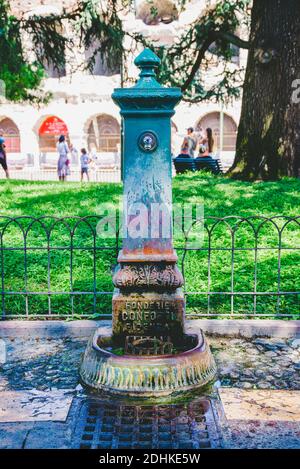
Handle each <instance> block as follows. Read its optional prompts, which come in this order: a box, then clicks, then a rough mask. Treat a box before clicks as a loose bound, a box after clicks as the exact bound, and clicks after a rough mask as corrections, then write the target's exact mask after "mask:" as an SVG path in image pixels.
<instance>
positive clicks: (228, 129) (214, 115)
mask: <svg viewBox="0 0 300 469" xmlns="http://www.w3.org/2000/svg"><path fill="white" fill-rule="evenodd" d="M201 127H202V129H203V130H205V129H207V127H210V128H211V129H212V130H213V134H214V140H215V147H216V149H220V112H210V113H209V114H206V115H205V116H203V117H202V118H201V119H200V120H199V121H198V123H197V125H196V130H198V131H199V130H200V128H201ZM223 129H224V130H223V148H222V150H223V151H234V150H235V146H236V137H237V125H236V123H235V121H234V120H233V119H232V117H230V116H228V114H224V123H223Z"/></svg>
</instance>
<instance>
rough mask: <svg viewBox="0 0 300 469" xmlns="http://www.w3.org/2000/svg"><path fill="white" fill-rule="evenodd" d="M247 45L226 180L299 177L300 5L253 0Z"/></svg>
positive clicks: (289, 0)
mask: <svg viewBox="0 0 300 469" xmlns="http://www.w3.org/2000/svg"><path fill="white" fill-rule="evenodd" d="M250 42H251V47H250V50H249V55H248V63H247V70H246V77H245V83H244V91H243V103H242V112H241V120H240V124H239V129H238V137H237V151H236V157H235V160H234V163H233V166H232V168H231V169H230V171H229V174H230V175H231V176H232V177H235V178H239V179H246V180H253V179H259V178H262V179H265V180H274V179H277V178H279V177H282V176H293V177H300V1H299V0H254V1H253V8H252V16H251V33H250ZM296 80H297V81H296Z"/></svg>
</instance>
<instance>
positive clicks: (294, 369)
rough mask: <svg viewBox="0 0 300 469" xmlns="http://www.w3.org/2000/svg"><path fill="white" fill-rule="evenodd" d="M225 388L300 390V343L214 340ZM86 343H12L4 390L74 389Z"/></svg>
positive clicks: (2, 371)
mask: <svg viewBox="0 0 300 469" xmlns="http://www.w3.org/2000/svg"><path fill="white" fill-rule="evenodd" d="M209 341H210V344H211V348H212V351H213V354H214V356H215V359H216V362H217V366H218V370H219V381H220V384H221V385H222V386H230V387H240V388H243V389H251V388H254V389H294V390H300V339H289V340H278V339H277V340H275V339H261V338H259V339H254V340H252V341H248V340H243V339H233V338H224V337H218V338H217V337H210V339H209ZM86 342H87V340H86V339H55V340H53V339H52V340H46V339H40V340H37V339H30V340H26V341H24V340H21V339H15V340H9V341H7V342H6V343H7V362H6V363H5V364H4V365H0V391H1V390H2V391H4V390H27V389H28V390H29V389H38V390H40V391H46V390H48V389H72V388H75V387H76V385H77V384H78V367H79V362H80V357H81V354H82V352H83V350H84V348H85V346H86Z"/></svg>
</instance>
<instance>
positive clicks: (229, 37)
mask: <svg viewBox="0 0 300 469" xmlns="http://www.w3.org/2000/svg"><path fill="white" fill-rule="evenodd" d="M213 34H214V36H215V39H224V40H225V41H227V42H230V43H231V44H234V45H235V46H237V47H240V48H241V49H250V42H249V41H244V39H241V38H240V37H238V36H236V35H235V34H232V33H229V32H225V31H214V33H213Z"/></svg>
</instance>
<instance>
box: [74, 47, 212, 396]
mask: <svg viewBox="0 0 300 469" xmlns="http://www.w3.org/2000/svg"><path fill="white" fill-rule="evenodd" d="M159 63H160V60H159V58H158V57H157V56H156V55H155V54H154V53H153V52H152V51H150V50H149V49H146V50H144V51H143V52H142V53H141V54H140V55H139V56H138V57H137V58H136V60H135V64H136V65H137V66H138V67H139V68H140V69H141V73H140V78H139V80H138V82H137V84H136V85H135V86H134V87H132V88H129V89H117V90H115V92H114V93H113V96H112V97H113V100H114V101H115V102H116V103H117V104H118V105H119V107H120V108H121V115H122V118H123V122H124V164H123V167H124V221H123V223H124V227H125V230H123V231H124V237H123V249H122V251H121V252H120V254H119V257H118V268H117V269H116V272H115V274H114V277H113V282H114V285H115V292H114V296H113V301H112V309H113V327H112V329H113V330H112V335H111V336H107V337H105V336H101V334H100V332H99V330H96V332H95V333H94V335H93V337H92V338H91V340H90V341H89V343H88V346H87V348H86V351H85V353H84V356H83V359H82V363H81V367H80V376H81V380H82V382H83V383H84V384H85V385H87V386H88V387H90V388H92V389H94V390H105V391H107V392H110V393H114V394H121V395H126V396H144V397H153V396H160V395H169V394H173V393H179V392H183V391H188V390H191V389H193V388H196V387H201V386H205V385H207V384H208V383H209V382H211V381H212V380H213V379H214V376H215V373H216V366H215V362H214V359H213V356H212V354H211V352H210V349H209V345H208V343H207V341H206V339H205V337H204V335H203V333H202V331H201V330H199V332H198V333H197V334H195V335H189V334H186V333H185V331H184V316H185V301H184V296H183V292H182V290H181V287H182V285H183V278H182V275H181V273H180V271H179V269H178V267H177V264H176V263H177V255H176V253H175V251H174V249H173V244H172V215H171V214H172V187H171V180H172V172H171V171H172V167H171V165H172V161H171V152H170V146H171V142H170V139H171V121H170V119H171V116H172V115H173V114H174V107H175V105H176V104H177V103H178V102H179V101H180V99H181V92H180V90H179V89H178V88H164V87H162V86H161V85H160V84H159V83H158V82H157V81H156V79H155V71H154V69H155V68H156V67H158V65H159Z"/></svg>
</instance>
